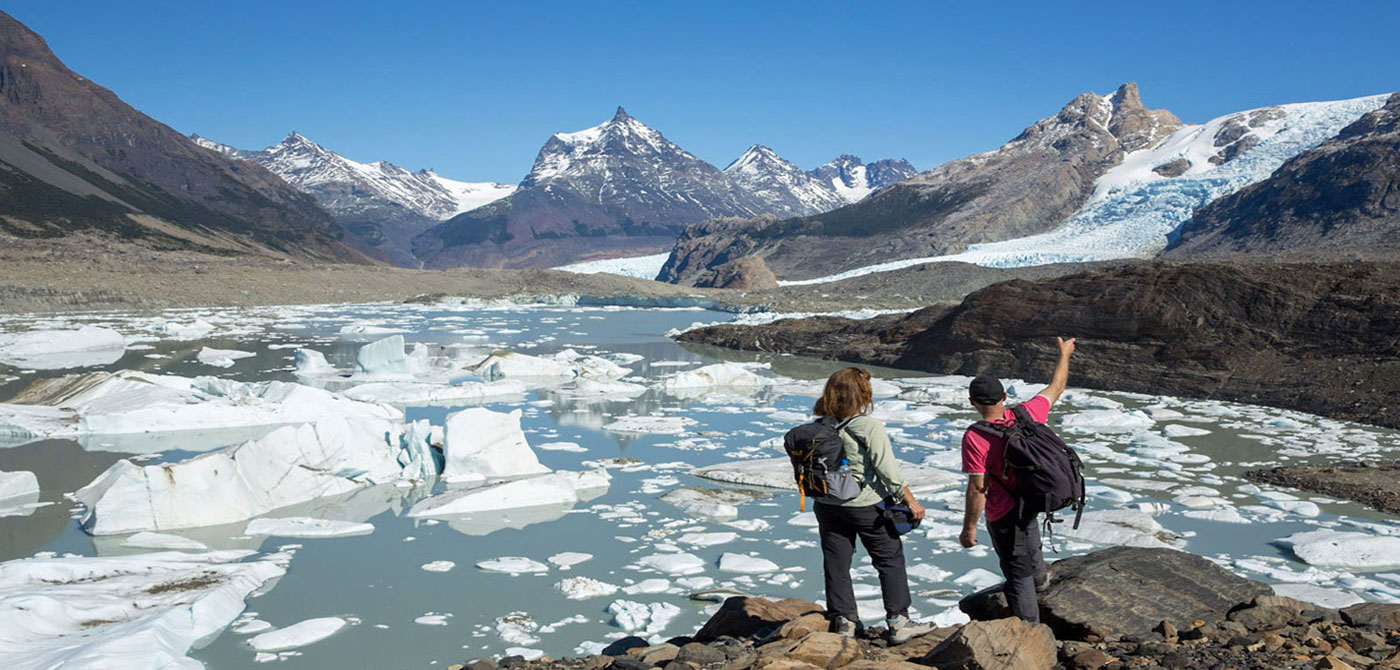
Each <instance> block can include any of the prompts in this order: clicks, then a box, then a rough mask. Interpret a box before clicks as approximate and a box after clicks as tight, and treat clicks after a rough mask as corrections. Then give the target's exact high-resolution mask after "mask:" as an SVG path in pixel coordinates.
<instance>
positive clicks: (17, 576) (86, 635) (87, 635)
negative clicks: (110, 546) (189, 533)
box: [0, 551, 286, 670]
mask: <svg viewBox="0 0 1400 670" xmlns="http://www.w3.org/2000/svg"><path fill="white" fill-rule="evenodd" d="M253 553H254V552H251V551H217V552H209V553H204V554H185V553H180V552H162V553H155V554H141V555H135V556H122V557H115V558H114V557H104V558H86V557H83V558H78V557H71V558H44V559H39V558H29V559H21V560H15V561H9V562H7V563H3V564H0V631H4V633H3V634H0V667H6V668H57V667H63V668H151V669H152V670H155V669H157V668H161V669H163V668H199V667H202V666H201V665H200V664H199V663H198V662H197V661H195V660H193V659H190V658H189V657H187V656H186V654H187V653H188V652H189V650H190V648H191V647H193V646H194V644H195V643H196V642H197V641H200V640H202V639H206V638H208V637H210V636H212V635H214V634H216V633H218V632H219V631H220V630H222V629H223V628H224V627H225V626H227V625H229V624H230V623H232V622H233V620H234V619H235V618H237V617H238V615H239V613H240V612H242V611H243V608H244V604H243V601H244V599H246V598H247V597H248V596H249V595H250V594H252V593H253V592H254V591H256V590H257V589H259V588H261V587H263V586H264V585H265V584H267V583H268V582H269V581H271V580H273V579H276V578H278V577H281V576H282V575H283V574H284V573H285V572H286V568H285V567H283V566H281V565H279V564H277V563H275V562H273V561H271V560H261V561H251V562H240V561H242V559H244V558H246V557H248V556H251V555H253Z"/></svg>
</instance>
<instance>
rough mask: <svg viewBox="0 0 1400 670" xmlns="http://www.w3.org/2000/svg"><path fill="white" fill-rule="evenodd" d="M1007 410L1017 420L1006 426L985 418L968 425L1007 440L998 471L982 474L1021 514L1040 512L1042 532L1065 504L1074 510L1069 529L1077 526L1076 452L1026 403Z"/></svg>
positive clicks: (1080, 481)
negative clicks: (1010, 481)
mask: <svg viewBox="0 0 1400 670" xmlns="http://www.w3.org/2000/svg"><path fill="white" fill-rule="evenodd" d="M1011 413H1012V415H1014V416H1015V417H1016V423H1014V424H1012V425H1010V426H1006V425H1002V424H996V423H992V422H990V421H978V422H977V423H974V424H972V427H973V428H974V429H976V430H979V431H982V432H983V433H986V434H988V435H992V436H994V437H999V438H1002V439H1003V440H1006V453H1005V454H1004V455H1003V457H1002V471H1001V472H1000V473H993V472H989V473H987V475H988V476H989V477H991V479H992V481H995V482H997V483H998V484H1000V485H1001V486H1002V487H1003V488H1005V489H1007V490H1008V491H1009V492H1010V493H1011V497H1012V498H1014V499H1015V500H1016V503H1017V506H1018V508H1019V509H1018V512H1019V513H1020V518H1023V519H1024V518H1026V516H1027V515H1031V516H1034V515H1036V514H1044V515H1045V529H1046V533H1047V534H1049V532H1050V530H1051V527H1050V524H1052V523H1057V522H1058V521H1059V520H1058V519H1056V518H1055V512H1058V511H1060V510H1062V509H1065V508H1066V507H1068V508H1070V509H1072V510H1074V528H1076V529H1077V528H1079V519H1080V518H1081V517H1082V516H1083V514H1084V475H1083V474H1082V473H1081V472H1080V470H1081V468H1082V467H1083V462H1081V461H1080V460H1079V454H1077V453H1075V451H1074V449H1071V448H1070V447H1069V445H1067V444H1065V441H1064V440H1062V439H1060V436H1059V435H1056V434H1055V431H1053V430H1051V429H1050V427H1049V426H1047V425H1045V424H1043V423H1040V422H1039V421H1036V420H1035V419H1033V418H1031V414H1030V412H1028V411H1026V408H1025V407H1022V406H1020V405H1017V406H1015V407H1013V408H1012V409H1011ZM1013 471H1014V472H1015V474H1016V482H1015V484H1014V485H1011V486H1008V485H1007V483H1006V482H1007V480H1008V479H1010V478H1011V474H1012V472H1013Z"/></svg>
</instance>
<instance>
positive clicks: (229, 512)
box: [74, 418, 403, 535]
mask: <svg viewBox="0 0 1400 670" xmlns="http://www.w3.org/2000/svg"><path fill="white" fill-rule="evenodd" d="M402 448H403V447H402V444H401V436H400V432H399V424H396V423H391V422H388V421H381V420H375V419H341V418H335V419H324V420H322V421H318V422H316V423H314V424H302V425H298V426H285V427H283V428H279V429H277V430H275V431H273V432H271V433H269V434H268V435H266V436H265V437H263V438H260V439H258V440H253V441H250V442H245V443H243V444H240V445H238V446H235V447H230V448H228V449H224V450H220V451H216V452H212V453H208V454H201V455H199V456H195V457H193V458H190V459H188V460H184V461H180V462H178V463H172V464H166V465H147V466H139V465H136V464H135V463H132V462H131V461H129V460H122V461H118V462H117V463H115V464H113V465H112V467H110V468H108V469H107V471H106V472H104V473H102V475H100V476H99V477H98V478H97V479H96V480H94V481H93V482H92V483H91V484H88V485H87V486H85V487H83V488H82V489H80V490H78V491H77V493H75V494H74V498H75V499H77V500H78V501H79V502H81V503H82V504H83V505H84V506H85V507H86V510H85V511H84V513H83V515H82V525H83V528H84V529H85V530H87V531H88V532H89V533H92V534H94V535H111V534H119V533H129V532H134V531H142V530H166V529H172V528H191V527H195V526H209V525H217V524H223V523H230V522H234V521H242V520H244V519H249V518H252V517H255V516H260V515H262V514H266V513H268V512H271V511H273V510H276V509H278V508H281V507H286V506H288V505H292V504H294V503H300V502H306V501H309V500H312V499H315V498H318V497H322V496H330V495H335V494H340V493H346V492H349V491H353V490H355V489H358V488H361V487H364V486H367V485H369V484H373V483H384V482H392V481H395V480H397V479H399V478H400V477H401V476H402V474H403V468H402V466H401V465H400V464H399V463H398V461H397V456H398V453H399V452H400V451H401V450H402Z"/></svg>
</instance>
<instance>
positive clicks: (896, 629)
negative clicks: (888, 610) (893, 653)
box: [885, 614, 936, 644]
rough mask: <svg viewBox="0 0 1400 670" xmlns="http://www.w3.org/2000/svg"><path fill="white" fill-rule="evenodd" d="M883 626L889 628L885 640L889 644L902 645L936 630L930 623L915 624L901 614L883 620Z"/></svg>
mask: <svg viewBox="0 0 1400 670" xmlns="http://www.w3.org/2000/svg"><path fill="white" fill-rule="evenodd" d="M885 624H886V625H887V626H888V627H889V632H888V633H886V636H887V637H886V639H887V640H888V641H889V643H890V644H904V643H905V642H908V641H909V640H912V639H914V638H916V637H918V636H920V635H924V634H926V633H931V632H933V630H934V628H936V626H934V625H933V624H931V623H917V622H915V621H913V620H911V619H910V618H909V617H907V616H904V615H903V614H899V615H896V616H894V617H893V618H889V619H885Z"/></svg>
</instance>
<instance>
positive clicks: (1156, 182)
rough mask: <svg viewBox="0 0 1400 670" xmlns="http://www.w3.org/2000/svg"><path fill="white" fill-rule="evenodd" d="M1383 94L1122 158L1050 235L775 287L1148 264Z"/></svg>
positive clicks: (1209, 127) (1189, 131)
mask: <svg viewBox="0 0 1400 670" xmlns="http://www.w3.org/2000/svg"><path fill="white" fill-rule="evenodd" d="M1389 97H1390V96H1389V94H1383V95H1373V96H1367V97H1362V98H1353V99H1350V100H1338V101H1333V102H1306V103H1295V104H1288V105H1279V106H1277V107H1271V108H1261V109H1256V110H1248V111H1244V112H1236V113H1234V114H1228V115H1225V116H1222V117H1219V118H1216V119H1212V120H1211V121H1209V122H1207V123H1205V124H1201V125H1187V126H1184V127H1182V128H1181V129H1180V130H1177V131H1176V132H1175V133H1172V134H1171V135H1169V136H1168V137H1167V138H1166V139H1164V140H1163V141H1161V142H1160V143H1158V144H1157V145H1156V146H1153V147H1150V148H1147V149H1142V150H1139V151H1136V152H1133V153H1131V154H1128V155H1127V156H1126V157H1124V159H1123V162H1122V163H1120V164H1119V165H1118V166H1117V167H1115V168H1113V169H1111V170H1109V171H1108V172H1106V173H1104V174H1103V175H1102V176H1100V177H1099V179H1098V180H1097V181H1096V182H1095V188H1094V194H1093V195H1092V196H1091V197H1090V199H1089V202H1087V203H1086V204H1085V205H1084V206H1083V207H1082V208H1080V210H1079V211H1078V212H1076V213H1075V214H1074V215H1073V216H1071V217H1070V218H1069V219H1068V220H1066V221H1065V222H1064V224H1063V225H1061V226H1060V227H1059V228H1057V229H1055V230H1053V231H1050V232H1047V233H1041V234H1038V235H1030V236H1027V237H1019V238H1016V239H1012V240H1005V241H1001V242H988V243H983V244H973V245H970V246H969V247H968V248H967V250H966V251H964V252H962V253H957V254H948V255H944V256H929V257H925V258H910V259H903V260H898V261H891V262H888V263H880V264H877V265H870V266H867V267H863V268H856V269H854V270H848V271H846V272H841V273H837V274H833V275H828V276H825V277H819V278H816V279H803V280H793V281H780V282H778V283H779V285H780V286H803V285H809V284H824V283H828V282H833V281H840V280H843V279H850V278H853V277H860V276H864V275H868V274H872V273H876V272H889V271H892V270H900V269H903V268H908V267H913V266H916V265H922V264H924V263H934V262H944V261H960V262H964V263H972V264H975V265H982V266H986V267H1001V268H1010V267H1029V266H1034V265H1047V264H1050V263H1083V262H1090V261H1105V260H1114V259H1120V258H1143V257H1150V256H1152V255H1154V254H1156V253H1158V252H1160V251H1161V250H1162V249H1164V248H1166V245H1167V243H1168V241H1169V238H1170V237H1171V236H1172V235H1173V234H1174V233H1175V232H1176V231H1177V229H1179V228H1180V227H1181V224H1183V223H1185V222H1186V220H1187V219H1190V218H1191V215H1192V213H1193V212H1195V211H1196V210H1197V209H1198V208H1200V207H1202V206H1204V205H1206V204H1208V203H1210V202H1212V201H1214V200H1215V199H1217V198H1220V197H1222V196H1226V195H1229V194H1231V193H1234V192H1235V191H1238V190H1240V189H1242V188H1244V187H1245V186H1248V185H1250V184H1253V183H1255V182H1258V181H1261V180H1263V179H1265V178H1267V177H1268V176H1269V175H1271V174H1273V172H1274V171H1275V170H1277V169H1278V168H1279V166H1281V165H1283V163H1284V162H1285V161H1287V160H1288V159H1290V158H1292V157H1294V156H1297V155H1298V154H1301V153H1303V152H1304V151H1307V150H1308V149H1311V148H1313V147H1315V146H1317V145H1319V144H1321V143H1322V142H1323V141H1325V140H1327V139H1328V138H1330V137H1333V136H1335V135H1336V134H1337V133H1338V132H1340V131H1341V129H1342V128H1345V127H1346V126H1347V125H1349V124H1351V123H1352V122H1354V121H1356V120H1357V119H1359V118H1361V117H1362V116H1363V115H1365V114H1367V113H1369V112H1372V111H1375V110H1376V109H1379V108H1380V107H1381V106H1382V105H1384V104H1385V101H1386V100H1387V99H1388V98H1389ZM1272 110H1279V111H1281V112H1282V115H1281V116H1279V117H1278V118H1274V119H1272V120H1269V121H1267V122H1265V123H1263V124H1262V125H1261V126H1259V127H1255V128H1252V129H1251V130H1250V132H1251V133H1252V134H1253V135H1254V136H1255V138H1256V139H1257V140H1258V143H1257V144H1255V145H1254V146H1253V147H1252V148H1250V149H1248V150H1247V151H1244V152H1243V153H1241V154H1239V155H1238V156H1236V157H1235V158H1234V159H1232V160H1229V161H1228V162H1226V163H1224V164H1222V165H1213V164H1212V163H1210V161H1209V160H1208V157H1209V156H1211V155H1213V154H1215V153H1217V152H1218V151H1219V148H1218V147H1216V146H1215V141H1216V134H1217V132H1219V131H1220V130H1221V128H1222V127H1223V126H1224V125H1225V124H1227V123H1229V122H1230V121H1231V120H1235V121H1236V122H1238V121H1239V120H1240V119H1241V118H1247V117H1249V116H1251V115H1254V114H1258V113H1266V112H1270V111H1272ZM1182 158H1184V159H1186V160H1188V161H1190V165H1191V167H1190V168H1189V169H1188V170H1187V171H1186V172H1184V173H1182V174H1181V175H1179V176H1176V177H1170V178H1169V177H1163V176H1162V175H1159V174H1157V173H1156V172H1153V171H1152V168H1155V167H1158V166H1161V165H1164V164H1166V163H1169V162H1171V161H1173V160H1176V159H1182Z"/></svg>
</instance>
